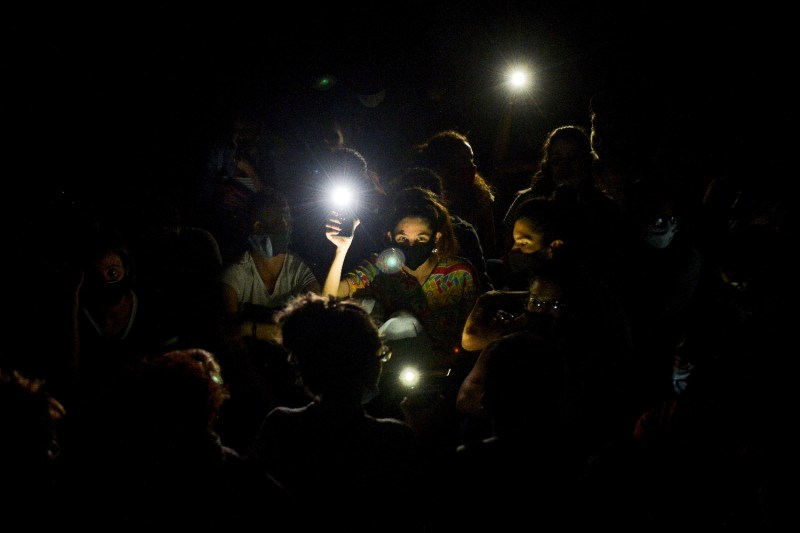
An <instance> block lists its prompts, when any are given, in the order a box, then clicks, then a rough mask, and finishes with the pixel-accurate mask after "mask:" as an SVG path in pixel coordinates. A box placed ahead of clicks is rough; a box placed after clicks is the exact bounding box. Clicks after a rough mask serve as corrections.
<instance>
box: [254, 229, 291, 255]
mask: <svg viewBox="0 0 800 533" xmlns="http://www.w3.org/2000/svg"><path fill="white" fill-rule="evenodd" d="M248 242H249V243H250V247H251V248H252V249H253V250H257V251H258V252H259V253H260V254H261V255H263V256H264V257H266V258H268V259H269V258H270V257H274V256H276V255H278V254H283V253H286V251H287V250H288V246H289V235H288V234H287V233H266V234H264V235H258V234H253V235H250V237H249V239H248Z"/></svg>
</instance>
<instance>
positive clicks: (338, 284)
mask: <svg viewBox="0 0 800 533" xmlns="http://www.w3.org/2000/svg"><path fill="white" fill-rule="evenodd" d="M359 224H360V221H359V220H356V228H357V227H358V225H359ZM325 228H326V230H325V236H326V237H328V240H329V241H331V242H332V243H333V244H334V245H335V246H336V253H335V254H334V256H333V261H332V262H331V267H330V269H328V275H327V276H326V277H325V284H324V285H323V286H322V295H323V296H337V297H338V296H349V295H350V288H349V286H348V284H347V281H344V280H342V268H343V267H344V258H345V256H346V255H347V251H348V250H349V249H350V245H351V244H352V243H353V237H341V236H339V235H338V233H339V230H340V229H341V226H340V225H339V220H338V219H336V218H331V219H328V223H327V224H325Z"/></svg>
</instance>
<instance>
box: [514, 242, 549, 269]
mask: <svg viewBox="0 0 800 533" xmlns="http://www.w3.org/2000/svg"><path fill="white" fill-rule="evenodd" d="M545 262H547V249H546V248H542V249H541V250H539V251H538V252H534V253H532V254H525V253H522V252H517V251H512V252H508V268H510V269H511V272H514V273H520V272H531V273H532V272H536V271H537V270H539V269H541V268H542V265H544V264H545Z"/></svg>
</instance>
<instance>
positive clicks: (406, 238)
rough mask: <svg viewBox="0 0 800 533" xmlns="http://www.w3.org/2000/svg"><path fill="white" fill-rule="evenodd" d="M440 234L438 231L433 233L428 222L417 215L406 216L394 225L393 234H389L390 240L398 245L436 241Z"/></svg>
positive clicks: (413, 244)
mask: <svg viewBox="0 0 800 533" xmlns="http://www.w3.org/2000/svg"><path fill="white" fill-rule="evenodd" d="M441 236H442V234H441V233H440V232H437V233H436V234H435V235H434V233H433V229H431V226H430V224H428V222H427V221H426V220H424V219H422V218H419V217H406V218H404V219H402V220H401V221H400V222H398V223H397V225H396V226H395V227H394V232H393V234H391V235H389V237H390V238H391V239H392V241H393V242H394V243H395V244H397V245H399V246H416V245H418V244H428V243H429V242H431V241H434V242H436V241H438V240H439V238H440V237H441Z"/></svg>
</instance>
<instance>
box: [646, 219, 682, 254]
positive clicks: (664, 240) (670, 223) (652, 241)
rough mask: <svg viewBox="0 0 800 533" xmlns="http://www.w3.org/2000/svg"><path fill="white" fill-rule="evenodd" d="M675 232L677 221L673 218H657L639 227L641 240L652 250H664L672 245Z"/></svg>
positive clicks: (676, 230)
mask: <svg viewBox="0 0 800 533" xmlns="http://www.w3.org/2000/svg"><path fill="white" fill-rule="evenodd" d="M677 232H678V221H677V220H675V217H657V218H655V219H654V220H653V221H652V222H650V223H647V224H642V226H641V235H642V238H643V239H644V241H645V242H646V243H647V244H649V245H650V246H652V247H653V248H666V247H667V246H669V245H670V243H672V239H674V238H675V234H676V233H677Z"/></svg>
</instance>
